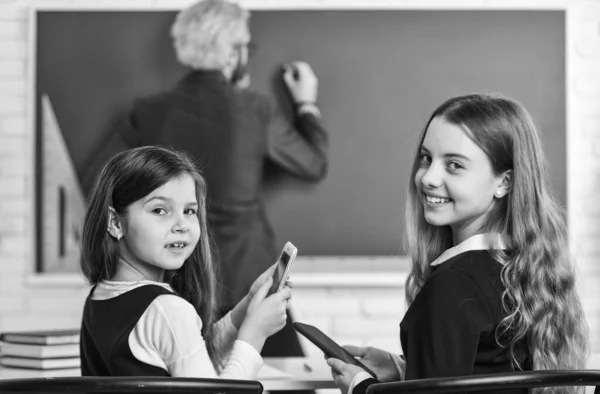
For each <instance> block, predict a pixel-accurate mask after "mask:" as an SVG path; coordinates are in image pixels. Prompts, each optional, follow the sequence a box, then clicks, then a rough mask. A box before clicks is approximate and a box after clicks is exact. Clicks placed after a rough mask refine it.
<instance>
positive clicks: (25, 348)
mask: <svg viewBox="0 0 600 394" xmlns="http://www.w3.org/2000/svg"><path fill="white" fill-rule="evenodd" d="M0 355H2V356H18V357H29V358H57V357H79V344H78V343H67V344H64V345H31V344H23V343H11V342H1V341H0Z"/></svg>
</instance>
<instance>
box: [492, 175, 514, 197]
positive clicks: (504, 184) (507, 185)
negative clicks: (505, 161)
mask: <svg viewBox="0 0 600 394" xmlns="http://www.w3.org/2000/svg"><path fill="white" fill-rule="evenodd" d="M511 188H512V170H508V171H506V172H505V173H504V174H503V175H502V181H501V182H500V185H499V186H498V188H497V189H496V192H495V193H494V197H496V198H502V197H504V196H506V195H507V194H508V192H510V189H511Z"/></svg>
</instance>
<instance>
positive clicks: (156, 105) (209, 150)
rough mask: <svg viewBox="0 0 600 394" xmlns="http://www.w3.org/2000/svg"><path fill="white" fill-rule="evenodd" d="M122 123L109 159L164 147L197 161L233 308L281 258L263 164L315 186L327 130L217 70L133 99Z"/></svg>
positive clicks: (323, 166) (322, 170)
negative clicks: (140, 149)
mask: <svg viewBox="0 0 600 394" xmlns="http://www.w3.org/2000/svg"><path fill="white" fill-rule="evenodd" d="M125 123H126V124H125V125H124V126H122V127H119V128H118V132H117V133H115V134H114V135H113V136H112V138H109V140H108V141H106V144H107V145H109V146H108V147H107V148H108V150H110V151H111V153H112V154H114V153H115V152H118V151H120V150H123V149H127V148H133V147H138V146H142V145H161V146H165V147H170V148H173V149H176V150H183V151H186V152H188V153H189V154H191V155H192V156H193V157H194V158H195V159H196V160H198V162H199V164H200V167H201V169H202V171H203V174H204V176H205V178H206V181H207V185H208V203H207V208H208V216H209V225H210V227H212V230H213V233H214V240H215V242H216V245H217V248H218V261H219V262H220V268H221V273H222V278H223V282H224V283H223V285H224V286H223V287H224V290H223V292H222V294H221V300H222V307H223V309H227V308H231V307H233V306H234V305H235V303H237V301H239V300H240V299H241V298H242V297H243V296H244V295H245V294H246V293H247V292H248V289H249V287H250V285H251V284H252V282H253V281H254V280H255V279H256V278H257V277H258V276H259V275H260V274H261V273H262V272H264V270H265V269H267V268H268V267H269V266H270V265H272V264H273V263H274V262H275V260H276V259H277V257H278V255H279V250H278V246H277V245H275V244H274V234H273V230H272V228H271V226H270V224H269V221H268V220H267V217H266V215H265V208H264V204H263V176H264V174H263V172H264V171H263V169H264V166H265V164H266V161H267V160H271V161H272V162H274V163H275V164H276V165H277V166H279V167H280V168H282V169H283V170H285V171H286V172H287V173H289V174H290V175H292V176H294V177H296V178H298V179H301V180H305V181H309V182H316V181H320V180H322V179H323V178H324V177H325V175H326V172H327V165H328V156H327V146H328V137H327V133H326V132H325V130H324V129H323V127H322V126H321V123H320V122H319V120H318V119H317V118H316V117H315V116H314V115H312V114H303V115H300V116H296V118H295V122H294V123H295V124H294V125H290V124H289V122H288V121H287V120H286V118H285V117H284V116H283V115H282V114H281V113H279V112H278V111H277V110H276V109H275V106H274V105H272V104H271V102H270V101H269V100H268V99H267V98H266V97H264V96H262V95H259V94H257V93H254V92H251V91H247V90H239V89H236V88H235V87H233V86H232V85H231V84H230V83H229V82H228V81H227V80H226V79H225V77H224V76H223V75H222V74H221V73H220V72H217V71H208V72H199V71H193V72H190V73H188V74H187V75H186V76H185V77H184V78H183V79H182V80H181V81H179V83H178V84H176V85H175V86H174V87H173V88H172V89H171V90H169V91H166V92H163V93H160V94H157V95H154V96H150V97H145V98H141V99H137V100H136V101H135V102H134V105H133V109H132V111H131V113H130V114H129V116H128V119H127V122H125ZM105 160H106V157H103V158H101V161H103V162H104V161H105ZM102 164H103V163H102Z"/></svg>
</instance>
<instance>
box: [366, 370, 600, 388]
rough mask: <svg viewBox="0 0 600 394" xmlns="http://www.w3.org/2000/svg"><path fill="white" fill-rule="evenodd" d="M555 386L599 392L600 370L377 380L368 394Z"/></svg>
mask: <svg viewBox="0 0 600 394" xmlns="http://www.w3.org/2000/svg"><path fill="white" fill-rule="evenodd" d="M556 386H596V390H595V392H594V393H595V394H600V389H599V388H598V387H599V386H600V370H548V371H526V372H507V373H498V374H485V375H468V376H455V377H448V378H428V379H415V380H406V381H402V382H391V383H376V384H372V385H371V386H369V387H368V389H367V394H392V393H402V394H416V393H431V394H445V393H467V392H472V391H477V392H480V391H483V392H485V391H491V390H494V391H496V390H506V389H519V388H535V387H556Z"/></svg>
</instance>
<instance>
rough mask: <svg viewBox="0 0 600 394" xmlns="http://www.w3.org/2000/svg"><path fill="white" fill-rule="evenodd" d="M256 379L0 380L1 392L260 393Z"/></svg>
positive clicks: (55, 393) (260, 386) (126, 378)
mask: <svg viewBox="0 0 600 394" xmlns="http://www.w3.org/2000/svg"><path fill="white" fill-rule="evenodd" d="M262 392H263V386H262V384H261V383H260V382H258V381H256V380H230V379H194V378H170V377H87V376H86V377H69V378H33V379H0V393H2V394H9V393H10V394H14V393H44V394H58V393H61V394H64V393H89V394H92V393H119V394H121V393H123V394H125V393H138V394H140V393H144V394H166V393H173V394H184V393H195V394H212V393H215V394H216V393H227V394H261V393H262Z"/></svg>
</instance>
